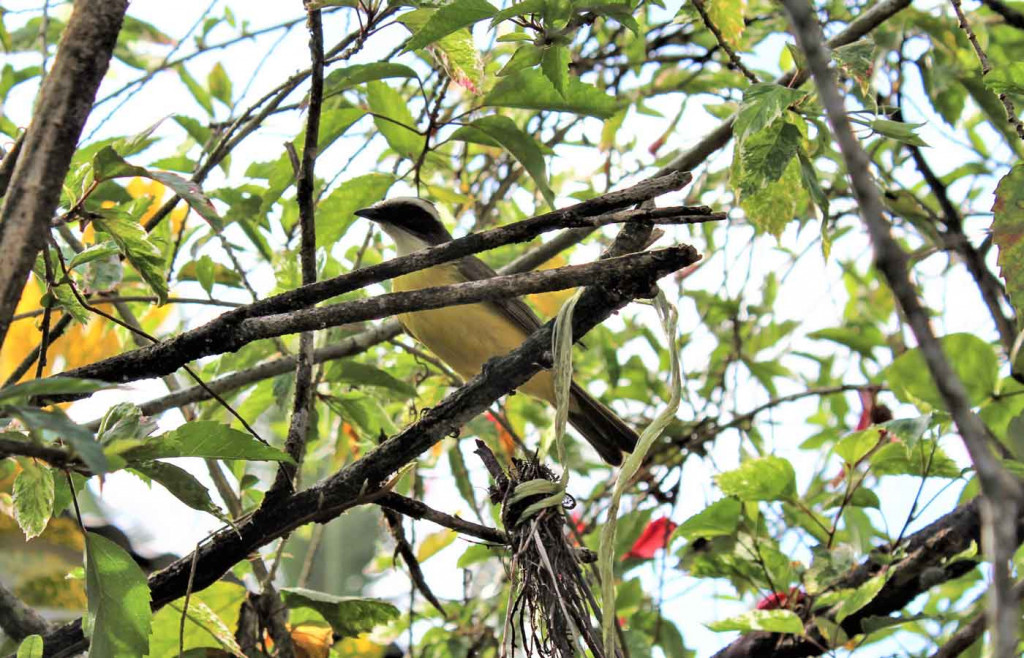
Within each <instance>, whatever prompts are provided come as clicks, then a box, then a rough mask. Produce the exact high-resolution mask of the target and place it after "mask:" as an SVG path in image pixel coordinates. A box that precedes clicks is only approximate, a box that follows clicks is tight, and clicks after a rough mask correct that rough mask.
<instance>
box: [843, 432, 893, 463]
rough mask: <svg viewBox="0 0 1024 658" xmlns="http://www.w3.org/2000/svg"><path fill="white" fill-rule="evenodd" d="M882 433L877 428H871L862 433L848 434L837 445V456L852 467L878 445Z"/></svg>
mask: <svg viewBox="0 0 1024 658" xmlns="http://www.w3.org/2000/svg"><path fill="white" fill-rule="evenodd" d="M881 438H882V432H881V430H879V429H878V428H877V427H869V428H868V429H866V430H861V431H860V432H853V433H852V434H847V435H846V436H844V437H843V438H841V439H839V442H838V443H836V454H837V455H839V456H840V457H842V458H843V461H845V462H846V463H847V464H849V465H850V466H852V465H854V464H856V463H857V462H859V461H860V460H861V459H863V458H864V456H865V455H867V454H868V453H869V452H871V449H872V448H874V447H875V446H877V445H878V442H879V441H880V440H881Z"/></svg>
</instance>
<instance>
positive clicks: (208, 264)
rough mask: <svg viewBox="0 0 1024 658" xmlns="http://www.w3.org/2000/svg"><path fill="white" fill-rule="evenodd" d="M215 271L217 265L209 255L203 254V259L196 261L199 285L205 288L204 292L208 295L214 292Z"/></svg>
mask: <svg viewBox="0 0 1024 658" xmlns="http://www.w3.org/2000/svg"><path fill="white" fill-rule="evenodd" d="M215 271H216V264H215V263H214V262H213V259H212V258H210V257H209V256H208V255H207V254H203V255H202V257H200V258H199V260H197V261H196V279H198V280H199V285H201V286H202V287H203V290H205V291H206V294H208V295H209V294H210V293H212V292H213V284H214V281H215V279H214V273H215Z"/></svg>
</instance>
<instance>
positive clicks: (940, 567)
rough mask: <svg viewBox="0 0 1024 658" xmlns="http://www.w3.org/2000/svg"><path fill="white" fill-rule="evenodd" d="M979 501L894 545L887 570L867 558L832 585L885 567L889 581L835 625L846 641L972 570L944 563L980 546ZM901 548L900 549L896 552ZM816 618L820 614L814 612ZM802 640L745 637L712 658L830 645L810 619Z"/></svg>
mask: <svg viewBox="0 0 1024 658" xmlns="http://www.w3.org/2000/svg"><path fill="white" fill-rule="evenodd" d="M980 506H981V504H980V501H978V500H973V501H971V502H970V503H968V504H967V505H964V506H963V507H959V508H957V509H955V510H953V511H952V512H950V513H949V514H947V515H945V516H943V517H942V518H940V519H938V520H937V521H935V522H934V523H932V524H931V525H929V526H927V527H925V528H923V529H922V530H920V531H918V532H916V533H914V534H913V535H910V536H909V537H907V538H906V540H904V541H903V542H902V544H901V545H900V546H898V547H888V550H884V551H883V552H884V553H887V554H888V555H903V557H902V559H899V560H897V561H895V562H893V563H892V564H890V565H889V566H888V567H886V566H885V565H882V564H879V563H877V562H874V561H872V560H871V559H868V560H866V561H865V562H863V563H862V564H860V565H859V566H857V567H855V568H854V569H853V570H851V571H850V572H849V573H848V574H846V575H845V576H843V577H841V578H839V579H838V580H837V581H836V582H834V583H832V585H831V586H830V587H829V590H831V591H836V590H840V589H848V588H856V587H858V586H860V585H862V584H864V583H865V582H867V581H868V580H869V579H870V578H872V577H873V576H875V575H877V574H879V573H881V572H882V571H883V570H884V569H888V571H889V577H888V580H887V581H886V583H885V585H884V586H883V587H882V589H881V591H879V593H878V595H877V596H875V598H874V599H872V600H871V602H870V603H869V604H867V605H866V606H864V607H863V608H861V609H860V610H858V611H857V612H855V613H853V614H852V615H850V616H849V617H847V618H846V619H844V620H843V622H842V624H840V626H841V627H842V629H843V631H844V632H845V633H847V635H849V636H850V637H853V636H854V635H857V634H860V633H863V632H864V630H863V627H862V623H863V622H864V621H865V620H867V619H869V618H871V617H885V616H888V615H890V614H892V613H894V612H897V611H899V610H901V609H902V608H903V607H904V606H906V605H907V604H908V603H910V602H911V601H913V600H914V599H915V598H917V596H918V595H919V594H921V593H923V592H925V591H927V590H928V589H930V588H932V587H934V586H936V585H939V584H941V583H944V582H946V581H948V580H952V579H954V578H959V577H960V576H962V575H964V574H965V573H968V572H969V571H971V570H972V569H975V568H976V567H977V563H976V562H975V561H973V560H958V561H955V562H948V560H949V558H951V557H953V556H955V555H957V554H959V553H961V552H963V551H965V550H967V549H968V548H970V546H971V543H972V542H979V543H982V544H983V543H984V540H983V538H982V534H981V526H982V523H981V512H980V511H979V507H980ZM1005 525H1007V526H1009V527H1010V529H1011V531H1012V532H1014V533H1015V534H1016V536H1017V537H1018V540H1019V538H1021V537H1024V522H1022V519H1021V518H1019V517H1018V519H1017V523H1016V524H1013V523H1006V524H1005ZM900 549H902V550H900ZM819 614H821V613H819ZM805 630H806V634H805V635H803V636H796V635H780V634H777V633H765V632H755V633H747V634H745V635H743V636H742V637H740V638H739V639H737V640H736V641H735V642H733V643H732V644H730V645H729V646H727V647H725V648H724V649H722V650H721V651H719V652H718V653H716V654H715V655H714V658H804V657H806V656H818V655H821V654H823V653H826V652H827V651H828V650H829V648H830V647H829V642H828V640H827V639H826V638H824V637H823V636H822V635H821V633H820V631H819V630H818V628H817V625H816V624H815V623H814V621H813V620H811V621H810V622H809V623H808V624H807V625H806V627H805Z"/></svg>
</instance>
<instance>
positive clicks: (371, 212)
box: [352, 207, 380, 221]
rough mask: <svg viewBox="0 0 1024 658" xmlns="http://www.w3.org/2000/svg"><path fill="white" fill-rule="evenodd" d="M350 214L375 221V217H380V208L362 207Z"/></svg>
mask: <svg viewBox="0 0 1024 658" xmlns="http://www.w3.org/2000/svg"><path fill="white" fill-rule="evenodd" d="M352 214H353V215H355V216H356V217H365V218H366V219H372V220H374V221H377V218H378V217H380V210H378V209H376V208H373V207H370V208H363V209H362V210H357V211H355V212H354V213H352Z"/></svg>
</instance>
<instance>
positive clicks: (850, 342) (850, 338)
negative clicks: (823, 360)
mask: <svg viewBox="0 0 1024 658" xmlns="http://www.w3.org/2000/svg"><path fill="white" fill-rule="evenodd" d="M807 337H808V338H813V339H814V340H830V341H832V342H834V343H839V344H840V345H845V346H846V347H849V348H850V349H851V350H853V351H854V352H856V353H858V354H860V355H861V356H863V357H864V358H865V359H871V360H872V361H873V360H875V357H874V350H875V348H876V347H883V346H885V335H884V334H882V330H881V329H879V328H878V327H876V326H875V325H873V324H865V325H857V326H845V327H828V328H826V329H819V330H818V331H812V332H811V333H809V334H807Z"/></svg>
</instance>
